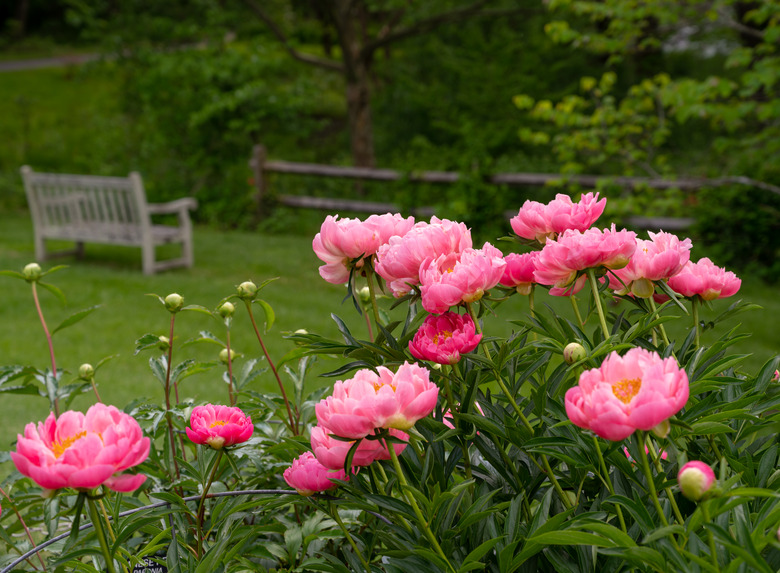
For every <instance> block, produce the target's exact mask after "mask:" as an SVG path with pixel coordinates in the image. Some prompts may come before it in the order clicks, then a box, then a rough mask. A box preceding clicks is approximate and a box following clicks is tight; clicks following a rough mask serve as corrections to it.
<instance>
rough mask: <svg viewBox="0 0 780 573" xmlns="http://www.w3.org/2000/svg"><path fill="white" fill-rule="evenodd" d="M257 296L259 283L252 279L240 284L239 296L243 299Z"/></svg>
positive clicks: (252, 298)
mask: <svg viewBox="0 0 780 573" xmlns="http://www.w3.org/2000/svg"><path fill="white" fill-rule="evenodd" d="M256 296H257V285H256V284H255V283H253V282H252V281H246V282H243V283H241V284H240V285H238V298H240V299H242V300H254V298H255V297H256Z"/></svg>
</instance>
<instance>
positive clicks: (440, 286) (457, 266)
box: [420, 243, 506, 314]
mask: <svg viewBox="0 0 780 573" xmlns="http://www.w3.org/2000/svg"><path fill="white" fill-rule="evenodd" d="M504 267H506V262H504V256H503V255H502V254H501V251H499V250H498V249H496V248H495V247H494V246H493V245H491V244H490V243H485V244H484V245H483V246H482V248H481V249H479V250H475V249H466V250H465V251H463V252H462V253H460V254H457V253H451V254H449V255H442V256H440V257H439V258H437V259H426V260H425V261H423V263H422V264H421V265H420V294H421V295H422V306H423V308H424V309H425V310H427V311H428V312H432V313H435V314H441V313H443V312H446V311H447V310H449V308H450V307H451V306H454V305H456V304H460V303H461V302H475V301H477V300H479V299H481V298H482V297H483V296H484V294H485V293H486V292H487V291H489V290H490V289H491V288H493V287H494V286H496V285H497V284H498V281H500V280H501V277H502V276H503V274H504Z"/></svg>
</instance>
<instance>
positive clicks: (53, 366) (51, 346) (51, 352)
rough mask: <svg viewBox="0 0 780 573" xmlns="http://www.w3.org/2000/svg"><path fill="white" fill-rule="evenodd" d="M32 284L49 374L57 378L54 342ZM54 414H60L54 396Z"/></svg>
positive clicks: (57, 402)
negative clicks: (49, 364) (44, 341)
mask: <svg viewBox="0 0 780 573" xmlns="http://www.w3.org/2000/svg"><path fill="white" fill-rule="evenodd" d="M31 284H32V294H33V300H34V301H35V308H36V309H37V310H38V317H39V318H40V319H41V326H43V333H44V334H45V335H46V342H47V344H48V345H49V356H50V358H51V375H52V376H54V378H55V379H56V378H57V361H56V360H55V359H54V343H53V342H52V339H51V333H50V332H49V328H48V327H47V326H46V320H45V319H44V318H43V310H42V309H41V302H40V301H39V300H38V289H37V288H36V286H35V283H34V282H33V283H31ZM54 415H55V416H57V417H59V415H60V399H59V398H57V397H56V396H55V397H54Z"/></svg>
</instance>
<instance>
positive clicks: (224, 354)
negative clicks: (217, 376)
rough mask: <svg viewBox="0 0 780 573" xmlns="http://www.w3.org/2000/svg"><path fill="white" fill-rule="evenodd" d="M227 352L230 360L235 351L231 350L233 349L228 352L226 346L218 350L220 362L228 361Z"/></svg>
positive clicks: (225, 362)
mask: <svg viewBox="0 0 780 573" xmlns="http://www.w3.org/2000/svg"><path fill="white" fill-rule="evenodd" d="M228 354H229V355H230V360H229V361H230V362H232V361H233V360H235V358H236V353H235V352H233V349H231V350H230V352H228V349H227V348H223V349H222V350H220V351H219V361H220V362H222V364H227V363H228Z"/></svg>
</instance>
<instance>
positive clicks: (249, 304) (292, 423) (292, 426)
mask: <svg viewBox="0 0 780 573" xmlns="http://www.w3.org/2000/svg"><path fill="white" fill-rule="evenodd" d="M244 302H245V303H246V309H247V311H248V312H249V320H250V321H251V322H252V327H253V328H254V329H255V336H257V341H258V342H259V343H260V348H262V349H263V354H264V355H265V359H266V361H267V362H268V364H269V365H270V366H271V370H272V371H273V373H274V377H275V378H276V383H277V384H278V385H279V391H280V392H281V393H282V398H284V405H285V407H286V408H287V416H288V418H289V428H290V431H291V432H292V433H293V436H297V435H298V428H297V427H296V425H295V421H294V420H293V414H292V408H290V401H289V400H288V399H287V392H285V390H284V384H282V379H281V378H280V377H279V372H278V371H277V370H276V365H275V364H274V363H273V360H271V357H270V356H269V355H268V350H267V349H266V347H265V343H264V342H263V337H262V336H261V335H260V329H258V328H257V322H255V315H254V313H253V312H252V301H250V300H244Z"/></svg>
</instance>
